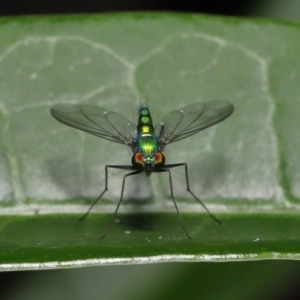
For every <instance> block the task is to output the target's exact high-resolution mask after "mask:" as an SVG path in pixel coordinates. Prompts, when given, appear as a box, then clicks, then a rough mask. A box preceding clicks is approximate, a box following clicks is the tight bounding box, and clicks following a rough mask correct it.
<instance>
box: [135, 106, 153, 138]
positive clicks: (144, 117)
mask: <svg viewBox="0 0 300 300" xmlns="http://www.w3.org/2000/svg"><path fill="white" fill-rule="evenodd" d="M137 131H138V136H149V135H154V127H153V122H152V118H151V114H150V110H149V107H148V106H147V105H146V104H142V105H141V106H140V110H139V121H138V126H137Z"/></svg>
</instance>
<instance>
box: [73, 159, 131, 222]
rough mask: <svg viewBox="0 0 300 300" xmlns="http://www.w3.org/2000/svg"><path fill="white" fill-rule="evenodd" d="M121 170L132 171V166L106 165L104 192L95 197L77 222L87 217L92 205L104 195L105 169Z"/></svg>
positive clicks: (106, 180)
mask: <svg viewBox="0 0 300 300" xmlns="http://www.w3.org/2000/svg"><path fill="white" fill-rule="evenodd" d="M109 168H110V169H121V170H134V168H133V166H119V165H106V166H105V188H104V191H103V192H102V193H101V194H100V195H99V197H97V198H96V199H95V200H94V202H93V203H92V204H91V206H90V208H89V209H88V211H87V212H86V213H85V214H84V215H83V216H82V217H80V218H79V219H78V222H81V221H82V220H83V219H84V218H85V217H87V216H88V214H89V213H90V211H91V210H92V208H93V207H94V205H95V204H96V203H97V202H98V201H99V200H100V199H101V198H102V196H103V195H104V194H105V193H106V191H107V190H108V177H107V174H108V172H107V169H109Z"/></svg>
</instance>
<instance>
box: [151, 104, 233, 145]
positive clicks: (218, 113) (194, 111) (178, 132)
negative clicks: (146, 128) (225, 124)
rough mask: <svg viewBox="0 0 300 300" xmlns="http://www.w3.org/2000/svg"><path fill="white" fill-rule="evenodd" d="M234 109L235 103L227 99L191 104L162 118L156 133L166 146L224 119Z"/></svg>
mask: <svg viewBox="0 0 300 300" xmlns="http://www.w3.org/2000/svg"><path fill="white" fill-rule="evenodd" d="M233 110H234V107H233V105H232V104H231V103H230V102H228V101H225V100H215V101H210V102H207V103H195V104H191V105H188V106H185V107H183V108H181V109H179V110H175V111H173V112H171V113H169V114H168V115H166V116H165V117H164V118H162V119H161V120H160V121H159V122H158V124H157V126H156V134H157V135H158V136H159V138H160V140H161V143H162V146H165V145H167V144H170V143H174V142H177V141H180V140H182V139H185V138H187V137H189V136H191V135H193V134H195V133H197V132H199V131H201V130H203V129H205V128H207V127H210V126H212V125H214V124H216V123H219V122H221V121H223V120H224V119H226V118H228V117H229V116H230V115H231V114H232V112H233Z"/></svg>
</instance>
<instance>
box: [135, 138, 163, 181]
mask: <svg viewBox="0 0 300 300" xmlns="http://www.w3.org/2000/svg"><path fill="white" fill-rule="evenodd" d="M164 164H165V157H164V155H163V154H162V153H161V152H160V148H159V140H158V138H157V137H156V136H153V135H143V136H141V137H138V138H137V148H136V152H135V153H134V154H133V156H132V165H133V166H134V167H135V168H136V169H137V170H139V171H145V172H146V174H147V176H149V175H150V174H151V172H157V171H159V170H160V169H161V168H162V167H163V166H164Z"/></svg>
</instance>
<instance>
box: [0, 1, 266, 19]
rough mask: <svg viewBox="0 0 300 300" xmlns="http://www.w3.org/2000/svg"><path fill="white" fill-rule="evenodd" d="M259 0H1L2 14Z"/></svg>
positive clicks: (225, 10)
mask: <svg viewBox="0 0 300 300" xmlns="http://www.w3.org/2000/svg"><path fill="white" fill-rule="evenodd" d="M259 2H261V1H260V0H252V1H251V0H244V1H241V0H227V1H226V0H224V1H220V0H211V1H191V0H189V1H161V0H149V1H145V0H144V1H143V0H140V1H139V0H137V1H133V0H109V1H103V0H102V1H101V0H100V1H96V0H94V1H93V0H85V1H80V0H73V1H70V0H65V1H49V0H46V1H24V0H14V1H9V0H2V1H1V3H2V4H1V6H3V7H1V11H0V14H1V15H2V16H8V15H33V14H70V13H97V12H98V13H100V12H112V11H145V10H148V11H149V10H150V11H180V12H199V13H209V14H222V15H240V16H241V15H244V16H246V15H250V14H251V13H252V12H253V11H254V10H255V8H256V7H257V4H258V3H259Z"/></svg>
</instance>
